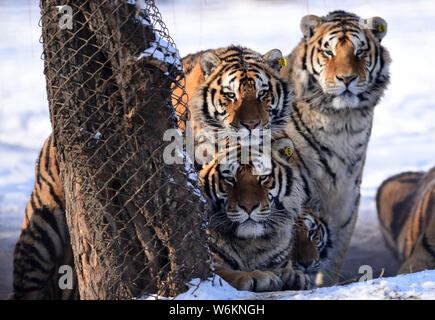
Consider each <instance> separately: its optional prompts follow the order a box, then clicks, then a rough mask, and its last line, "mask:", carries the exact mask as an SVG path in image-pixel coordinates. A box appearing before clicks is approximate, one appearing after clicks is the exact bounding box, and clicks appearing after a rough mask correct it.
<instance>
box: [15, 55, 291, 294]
mask: <svg viewBox="0 0 435 320" xmlns="http://www.w3.org/2000/svg"><path fill="white" fill-rule="evenodd" d="M280 58H282V53H281V51H279V50H278V49H273V50H271V51H269V52H268V53H266V54H265V55H260V54H259V53H257V52H255V51H253V50H250V49H247V48H243V47H240V46H230V47H227V48H221V49H216V50H209V51H204V52H200V53H197V54H194V55H188V56H187V57H185V58H183V59H182V61H181V64H182V67H183V72H184V73H185V78H186V81H185V87H186V92H187V94H188V97H190V96H195V95H196V94H195V92H196V91H200V92H201V93H200V94H198V95H199V96H200V97H207V98H206V99H205V102H202V101H201V98H197V99H196V101H198V102H197V103H196V104H195V103H194V102H193V101H192V103H193V105H196V106H197V108H194V107H193V106H191V109H192V113H193V114H195V112H194V109H201V108H200V106H199V104H201V105H203V106H204V108H205V106H208V105H210V109H209V110H213V108H215V110H214V111H213V115H215V114H216V115H217V116H218V118H217V120H216V121H214V120H207V121H205V122H204V123H212V124H213V126H214V125H216V124H218V123H220V122H222V123H227V122H228V117H232V120H231V126H230V127H231V128H232V129H235V128H236V127H241V130H244V131H246V132H250V129H251V128H252V129H257V128H260V127H264V128H269V129H271V130H275V129H277V128H278V127H281V128H282V127H283V125H284V123H285V121H287V119H288V109H289V108H288V103H289V101H291V99H292V95H291V89H290V88H289V87H287V84H286V83H285V82H283V81H281V80H280V78H279V70H280V68H281V65H280V64H279V63H278V60H279V59H280ZM224 89H225V90H226V91H225V92H224V93H223V92H221V91H222V90H224ZM230 89H231V90H234V93H233V94H234V97H232V98H231V97H230V96H229V95H230V92H229V90H230ZM180 90H181V92H180ZM214 90H216V91H217V92H218V94H216V93H213V92H214ZM212 96H215V97H216V98H218V100H219V101H218V102H216V101H214V100H213V101H211V102H209V101H210V99H211V98H210V97H212ZM224 98H225V99H226V100H225V101H222V100H223V99H224ZM227 98H228V99H227ZM179 99H187V96H186V95H183V94H182V88H181V87H174V88H173V93H172V102H173V104H174V106H175V108H183V106H184V104H183V103H180V100H179ZM230 99H232V100H231V103H230ZM181 102H182V101H181ZM190 103H191V102H190V101H189V104H190ZM224 104H225V105H226V106H227V107H228V110H229V111H228V116H227V117H222V110H221V109H220V108H222V106H223V105H224ZM211 106H214V107H211ZM241 107H243V110H240V108H241ZM207 108H208V107H207ZM246 108H248V109H249V108H251V110H252V113H253V116H252V117H251V115H250V113H249V112H245V111H244V110H245V109H246ZM255 108H257V109H255ZM204 110H205V109H204ZM177 111H179V112H183V110H177ZM230 111H231V115H230ZM219 112H220V113H221V114H219ZM255 112H257V113H255ZM199 118H201V117H199ZM224 118H225V119H224ZM207 119H208V118H207ZM225 121H226V122H225ZM256 121H257V123H256V124H255V122H256ZM184 126H185V124H184ZM223 128H226V127H224V126H223ZM40 164H42V165H40ZM64 208H65V197H64V194H63V188H62V184H61V182H60V179H59V168H58V164H57V161H56V156H55V147H54V143H53V136H52V135H51V136H50V137H49V138H48V139H47V141H46V142H45V144H44V146H43V148H42V151H41V153H40V155H39V157H38V160H37V165H36V184H35V187H34V189H33V192H32V195H31V198H30V200H29V202H28V205H27V207H26V217H25V222H24V224H23V227H22V230H21V234H20V237H19V239H18V241H17V244H16V247H15V250H14V277H13V294H12V298H15V299H75V298H78V290H77V285H76V278H75V274H74V280H73V281H74V285H73V289H72V290H69V289H66V290H60V289H59V286H58V278H59V276H61V274H58V267H59V266H60V265H70V266H73V261H72V256H73V255H72V249H71V245H70V241H69V232H68V228H67V224H66V217H65V211H64ZM49 283H50V285H49ZM51 284H52V285H51Z"/></svg>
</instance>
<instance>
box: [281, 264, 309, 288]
mask: <svg viewBox="0 0 435 320" xmlns="http://www.w3.org/2000/svg"><path fill="white" fill-rule="evenodd" d="M275 273H276V274H277V275H278V276H279V277H280V279H281V280H282V281H283V283H284V285H283V287H282V289H281V290H307V289H312V288H313V287H314V282H313V281H312V279H311V277H310V275H309V274H305V273H303V272H302V271H300V270H295V269H293V268H282V269H277V270H275Z"/></svg>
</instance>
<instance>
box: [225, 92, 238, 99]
mask: <svg viewBox="0 0 435 320" xmlns="http://www.w3.org/2000/svg"><path fill="white" fill-rule="evenodd" d="M225 95H226V96H227V98H230V99H234V98H235V97H236V94H235V93H234V92H227V93H225Z"/></svg>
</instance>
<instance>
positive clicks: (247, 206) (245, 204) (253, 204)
mask: <svg viewBox="0 0 435 320" xmlns="http://www.w3.org/2000/svg"><path fill="white" fill-rule="evenodd" d="M258 205H259V203H258V202H239V207H241V208H243V210H245V211H246V212H247V213H251V212H252V211H253V210H254V208H256V207H257V206H258Z"/></svg>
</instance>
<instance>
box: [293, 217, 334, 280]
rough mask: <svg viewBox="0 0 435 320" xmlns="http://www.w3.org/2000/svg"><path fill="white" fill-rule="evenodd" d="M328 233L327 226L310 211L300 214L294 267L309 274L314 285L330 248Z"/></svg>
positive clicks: (295, 229) (294, 252)
mask: <svg viewBox="0 0 435 320" xmlns="http://www.w3.org/2000/svg"><path fill="white" fill-rule="evenodd" d="M328 233H329V232H328V227H327V225H326V224H325V223H324V222H323V221H322V220H321V219H320V218H319V217H318V216H317V215H316V214H315V213H313V212H311V211H309V210H304V211H303V212H302V213H300V214H299V216H298V219H297V220H296V222H295V227H294V236H295V244H294V248H293V252H292V261H293V266H294V268H296V269H298V270H301V271H302V272H304V273H306V274H309V275H310V276H311V281H312V282H313V283H314V281H315V276H316V274H317V272H318V271H319V269H320V263H321V261H322V258H324V257H325V254H326V252H325V249H326V248H327V246H328V247H329V246H330V243H329V238H328Z"/></svg>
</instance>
